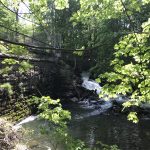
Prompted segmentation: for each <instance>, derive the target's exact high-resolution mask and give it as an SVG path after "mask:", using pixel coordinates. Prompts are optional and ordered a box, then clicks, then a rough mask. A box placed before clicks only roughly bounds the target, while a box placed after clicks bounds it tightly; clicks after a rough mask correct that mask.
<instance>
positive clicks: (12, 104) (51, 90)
mask: <svg viewBox="0 0 150 150" xmlns="http://www.w3.org/2000/svg"><path fill="white" fill-rule="evenodd" d="M31 63H32V65H33V66H34V67H33V68H32V69H31V70H30V71H29V72H28V73H26V74H19V73H18V72H15V71H13V72H12V73H11V74H10V75H9V76H7V77H2V75H1V76H0V84H1V83H6V82H8V83H10V84H11V85H12V86H13V91H14V93H13V94H12V95H10V96H9V95H8V93H7V91H5V90H0V115H2V116H7V117H9V119H11V120H13V121H17V120H19V119H21V118H23V117H25V116H27V115H29V114H32V113H33V112H35V110H33V107H31V105H30V104H29V102H28V99H29V98H30V97H31V96H32V95H36V96H42V95H50V96H51V97H52V98H54V99H56V98H63V99H64V98H65V97H67V94H68V93H69V92H70V91H74V89H73V84H72V83H73V79H74V75H73V72H72V70H71V68H70V67H69V66H68V65H66V64H65V63H64V62H63V61H57V62H53V63H50V62H34V61H33V62H31ZM2 67H3V66H2V65H1V66H0V69H1V68H2Z"/></svg>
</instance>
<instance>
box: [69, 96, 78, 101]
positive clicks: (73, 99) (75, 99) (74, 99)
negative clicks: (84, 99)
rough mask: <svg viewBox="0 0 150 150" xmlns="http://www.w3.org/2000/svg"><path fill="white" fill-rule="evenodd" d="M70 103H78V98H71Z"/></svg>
mask: <svg viewBox="0 0 150 150" xmlns="http://www.w3.org/2000/svg"><path fill="white" fill-rule="evenodd" d="M70 100H71V101H72V102H78V98H76V97H73V98H71V99H70Z"/></svg>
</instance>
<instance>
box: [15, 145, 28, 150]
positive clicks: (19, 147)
mask: <svg viewBox="0 0 150 150" xmlns="http://www.w3.org/2000/svg"><path fill="white" fill-rule="evenodd" d="M15 150H28V148H27V146H26V145H23V144H17V145H16V148H15Z"/></svg>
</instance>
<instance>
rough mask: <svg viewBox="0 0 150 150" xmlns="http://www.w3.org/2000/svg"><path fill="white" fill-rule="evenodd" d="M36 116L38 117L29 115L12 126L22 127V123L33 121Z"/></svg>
mask: <svg viewBox="0 0 150 150" xmlns="http://www.w3.org/2000/svg"><path fill="white" fill-rule="evenodd" d="M37 118H38V116H29V117H27V118H25V119H24V120H22V121H21V122H19V123H17V124H16V125H14V126H13V128H14V129H16V130H18V129H19V128H21V127H22V125H23V124H25V123H28V122H31V121H34V120H35V119H37Z"/></svg>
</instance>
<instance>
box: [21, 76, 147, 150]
mask: <svg viewBox="0 0 150 150" xmlns="http://www.w3.org/2000/svg"><path fill="white" fill-rule="evenodd" d="M82 86H83V87H85V88H87V89H89V90H96V92H97V93H99V92H100V91H101V87H100V85H99V84H98V83H96V82H95V81H92V80H89V78H88V76H85V75H84V76H83V84H82ZM116 101H117V102H118V103H122V102H123V101H124V99H122V98H118V99H117V100H116ZM112 106H113V103H112V101H106V102H102V103H100V104H99V103H98V102H96V101H95V100H89V99H85V100H84V101H83V102H79V103H70V104H66V105H64V106H63V107H64V108H65V109H68V110H69V111H71V113H72V120H71V121H70V122H69V124H68V127H69V131H70V133H71V135H72V136H73V137H74V138H78V139H80V140H83V141H84V142H85V143H86V145H87V146H88V147H89V148H91V149H93V147H95V146H97V144H96V143H97V142H98V141H101V142H102V143H104V144H108V145H118V147H119V148H120V149H121V150H150V118H146V117H145V118H142V119H141V120H140V122H139V123H138V124H133V123H131V122H129V121H127V118H126V116H125V115H121V114H117V115H115V114H110V113H107V111H108V110H109V109H110V108H111V107H112ZM43 124H46V122H44V121H41V120H38V119H36V117H35V116H31V117H28V118H27V119H26V120H24V121H22V122H21V123H19V125H23V126H24V128H26V129H28V130H30V131H32V130H34V131H35V132H33V134H27V135H26V137H25V138H24V142H25V143H28V145H29V144H30V145H32V147H33V148H32V149H33V150H50V147H51V146H52V143H51V138H52V137H49V136H48V135H41V134H40V132H39V130H38V129H39V128H40V126H42V125H43ZM37 144H38V145H39V146H38V148H37V147H36V146H35V145H37ZM60 150H61V149H60Z"/></svg>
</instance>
